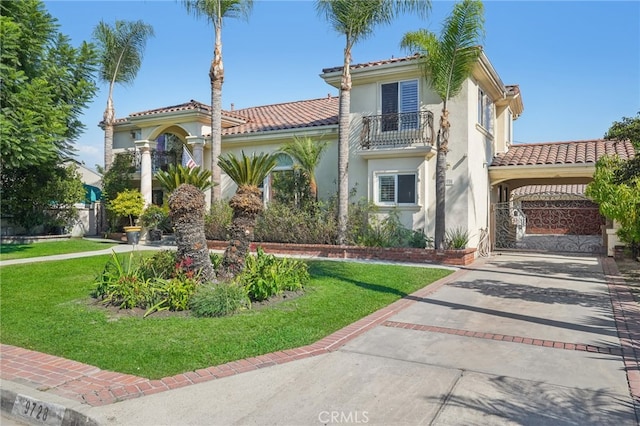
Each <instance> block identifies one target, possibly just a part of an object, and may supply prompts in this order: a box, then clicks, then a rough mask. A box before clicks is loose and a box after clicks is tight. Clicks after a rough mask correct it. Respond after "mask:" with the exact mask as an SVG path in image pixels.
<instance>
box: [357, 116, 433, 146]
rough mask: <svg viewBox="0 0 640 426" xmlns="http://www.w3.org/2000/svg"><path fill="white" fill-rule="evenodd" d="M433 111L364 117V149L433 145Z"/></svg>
mask: <svg viewBox="0 0 640 426" xmlns="http://www.w3.org/2000/svg"><path fill="white" fill-rule="evenodd" d="M433 135H434V133H433V114H432V113H431V111H418V112H403V113H394V114H383V115H369V116H365V117H362V131H361V133H360V147H361V148H362V149H382V148H404V147H409V146H416V145H424V146H426V145H431V144H432V143H433Z"/></svg>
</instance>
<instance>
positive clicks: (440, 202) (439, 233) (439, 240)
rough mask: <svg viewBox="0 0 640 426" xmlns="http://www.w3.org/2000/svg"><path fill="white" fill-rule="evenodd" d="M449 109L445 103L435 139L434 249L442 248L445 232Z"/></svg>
mask: <svg viewBox="0 0 640 426" xmlns="http://www.w3.org/2000/svg"><path fill="white" fill-rule="evenodd" d="M448 117H449V111H448V110H447V107H446V104H445V106H444V107H443V109H442V115H441V116H440V129H438V136H437V141H436V148H437V150H438V153H437V157H436V226H435V235H434V247H435V248H436V250H441V249H443V248H444V238H445V233H446V189H447V187H446V182H447V152H448V151H449V127H450V124H449V118H448Z"/></svg>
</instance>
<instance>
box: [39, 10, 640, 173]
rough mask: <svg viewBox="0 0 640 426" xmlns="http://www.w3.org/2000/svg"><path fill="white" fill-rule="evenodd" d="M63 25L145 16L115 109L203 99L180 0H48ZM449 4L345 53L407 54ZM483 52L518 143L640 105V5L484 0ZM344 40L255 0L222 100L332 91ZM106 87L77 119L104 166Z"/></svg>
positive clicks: (230, 40) (236, 34)
mask: <svg viewBox="0 0 640 426" xmlns="http://www.w3.org/2000/svg"><path fill="white" fill-rule="evenodd" d="M45 6H46V8H47V10H48V11H49V13H51V15H53V16H54V17H55V18H57V19H58V23H59V25H60V28H59V30H60V32H62V33H63V34H66V35H68V36H69V37H71V40H72V43H73V44H74V45H78V44H80V43H81V42H82V41H83V40H87V41H89V40H91V36H92V31H93V28H94V27H95V25H96V24H97V23H98V22H99V21H100V20H104V21H105V22H109V23H113V22H114V21H115V20H116V19H126V20H137V19H142V20H144V21H145V22H147V23H149V24H151V25H152V26H153V27H154V30H155V34H156V35H155V37H154V38H151V39H150V40H149V42H148V44H147V49H146V51H145V57H144V62H143V64H142V68H141V69H140V72H139V74H138V77H137V78H136V80H135V81H134V83H133V84H132V85H129V86H118V87H116V89H115V93H114V104H115V108H116V116H117V117H125V116H127V115H129V114H130V113H133V112H138V111H144V110H147V109H152V108H159V107H164V106H169V105H175V104H180V103H183V102H188V101H189V100H190V99H195V100H198V101H200V102H204V103H207V104H208V103H209V102H210V85H209V77H208V70H209V64H210V61H211V57H212V55H213V28H212V27H211V25H210V24H209V23H208V22H207V21H205V20H202V19H196V18H195V17H193V16H191V15H188V14H187V13H186V11H185V9H184V7H183V6H182V3H181V2H180V1H178V0H165V1H159V0H156V1H149V0H146V1H65V0H54V1H45ZM452 6H453V3H452V2H444V1H435V2H433V8H432V12H431V16H430V17H429V18H428V19H426V20H421V19H419V18H416V17H409V16H405V17H402V18H401V19H398V20H397V21H395V22H394V23H393V24H392V25H390V26H386V27H379V28H378V29H377V31H376V33H375V34H374V35H373V36H372V37H370V38H369V39H367V40H364V41H363V42H361V43H360V44H357V45H356V46H355V47H354V49H353V62H354V63H359V62H368V61H374V60H380V59H387V58H391V57H400V56H406V55H407V54H409V53H410V52H406V51H403V50H402V49H401V48H400V45H399V44H400V40H401V38H402V36H403V34H404V33H406V32H408V31H414V30H417V29H419V28H427V29H430V30H432V31H435V32H439V31H440V28H441V26H442V21H443V19H444V18H445V16H446V15H448V14H449V13H450V11H451V9H452ZM485 30H486V38H485V41H484V48H485V52H486V54H487V56H488V57H489V60H490V61H491V62H492V64H493V65H494V67H495V69H496V70H497V72H498V74H499V75H500V76H501V78H502V81H503V82H504V83H505V84H518V85H520V89H521V92H522V97H523V102H524V113H523V114H522V116H521V117H520V118H519V119H518V120H517V121H516V122H515V124H514V139H515V141H516V142H518V143H532V142H552V141H569V140H584V139H593V138H601V137H602V136H603V135H604V133H605V132H606V130H607V129H608V128H609V126H610V125H611V124H612V123H613V122H614V121H618V120H620V119H621V118H622V117H623V116H626V117H629V116H635V115H636V113H637V112H638V111H640V2H637V1H624V2H612V1H606V2H605V1H603V2H592V1H582V2H577V1H573V2H558V1H549V2H542V1H531V2H526V1H488V2H485ZM343 49H344V40H343V38H342V37H340V36H338V35H337V34H335V33H334V32H333V30H332V29H331V28H330V27H329V25H328V24H327V23H326V22H325V21H324V20H323V19H322V18H320V17H319V16H318V15H317V13H316V11H315V7H314V2H312V1H275V0H255V1H254V8H253V12H252V14H251V16H250V17H249V20H248V21H246V22H245V21H241V20H235V19H230V20H227V21H226V22H225V26H224V28H223V58H224V64H225V83H224V86H223V108H225V109H230V106H231V103H233V104H234V105H235V108H236V109H239V108H245V107H250V106H258V105H267V104H272V103H280V102H289V101H295V100H302V99H314V98H319V97H324V96H327V94H329V93H330V94H332V95H337V90H336V89H334V88H333V87H331V86H329V85H327V84H326V83H325V82H324V81H323V80H322V79H321V78H320V77H319V74H320V73H321V72H322V69H323V68H327V67H332V66H338V65H341V64H342V54H343ZM106 93H107V86H106V85H104V84H102V85H101V86H100V91H99V93H98V94H97V96H96V97H95V100H94V102H93V103H91V104H90V106H89V107H88V108H87V110H86V111H85V114H84V115H83V118H82V121H83V122H84V124H85V125H86V126H87V130H86V132H85V133H84V134H83V135H82V136H81V137H80V138H79V140H78V141H77V143H76V148H77V150H78V159H79V160H81V161H84V162H85V163H86V165H87V166H89V167H92V168H93V167H94V165H95V164H100V165H101V164H102V161H103V160H102V159H103V154H102V146H103V133H102V130H101V129H100V128H99V127H98V126H97V124H98V122H99V121H100V120H101V118H102V113H103V111H104V108H105V106H106Z"/></svg>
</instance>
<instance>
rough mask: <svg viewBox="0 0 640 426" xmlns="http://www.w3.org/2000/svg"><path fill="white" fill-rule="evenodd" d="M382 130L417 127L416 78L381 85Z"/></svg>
mask: <svg viewBox="0 0 640 426" xmlns="http://www.w3.org/2000/svg"><path fill="white" fill-rule="evenodd" d="M381 90H382V96H381V98H382V115H383V118H382V131H383V132H390V131H397V130H407V129H417V128H418V80H407V81H400V82H397V83H387V84H383V85H382V88H381Z"/></svg>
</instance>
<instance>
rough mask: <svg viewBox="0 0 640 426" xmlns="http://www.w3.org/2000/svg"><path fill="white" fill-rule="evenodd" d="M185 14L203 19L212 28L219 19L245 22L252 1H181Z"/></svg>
mask: <svg viewBox="0 0 640 426" xmlns="http://www.w3.org/2000/svg"><path fill="white" fill-rule="evenodd" d="M182 4H183V5H184V7H185V9H186V10H187V13H190V14H192V15H194V16H195V17H198V18H205V19H207V21H209V22H211V23H212V24H213V25H214V26H215V25H217V22H218V21H220V20H221V18H239V19H243V20H246V19H247V18H248V17H249V15H250V14H251V10H252V9H253V0H182Z"/></svg>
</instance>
